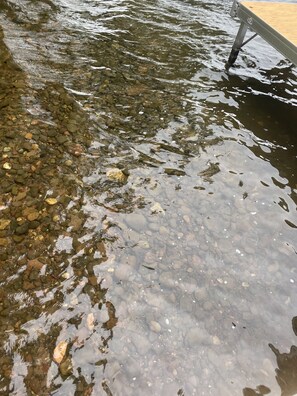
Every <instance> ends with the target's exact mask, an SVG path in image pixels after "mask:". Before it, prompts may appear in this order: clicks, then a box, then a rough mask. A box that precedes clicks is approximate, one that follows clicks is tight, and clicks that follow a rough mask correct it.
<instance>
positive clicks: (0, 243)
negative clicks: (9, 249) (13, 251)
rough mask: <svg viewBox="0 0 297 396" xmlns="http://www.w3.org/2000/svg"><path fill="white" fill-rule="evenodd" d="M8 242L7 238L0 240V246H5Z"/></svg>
mask: <svg viewBox="0 0 297 396" xmlns="http://www.w3.org/2000/svg"><path fill="white" fill-rule="evenodd" d="M8 242H9V241H8V238H0V246H7V245H8Z"/></svg>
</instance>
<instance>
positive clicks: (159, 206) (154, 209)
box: [150, 202, 165, 214]
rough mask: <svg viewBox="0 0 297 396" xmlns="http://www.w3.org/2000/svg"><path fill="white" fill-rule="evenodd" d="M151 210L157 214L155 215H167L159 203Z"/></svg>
mask: <svg viewBox="0 0 297 396" xmlns="http://www.w3.org/2000/svg"><path fill="white" fill-rule="evenodd" d="M150 209H151V212H152V214H155V213H161V214H165V210H164V209H163V208H162V206H161V205H160V204H159V202H156V203H155V204H154V205H153V206H152V207H151V208H150Z"/></svg>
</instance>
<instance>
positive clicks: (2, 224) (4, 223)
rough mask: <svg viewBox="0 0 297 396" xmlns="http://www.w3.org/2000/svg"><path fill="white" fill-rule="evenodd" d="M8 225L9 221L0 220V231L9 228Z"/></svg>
mask: <svg viewBox="0 0 297 396" xmlns="http://www.w3.org/2000/svg"><path fill="white" fill-rule="evenodd" d="M10 223H11V220H8V219H0V230H5V229H6V228H7V227H8V226H9V224H10Z"/></svg>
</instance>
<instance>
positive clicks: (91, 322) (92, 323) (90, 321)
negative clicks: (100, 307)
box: [87, 312, 95, 331]
mask: <svg viewBox="0 0 297 396" xmlns="http://www.w3.org/2000/svg"><path fill="white" fill-rule="evenodd" d="M87 326H88V329H89V330H90V331H92V330H93V329H94V327H95V317H94V314H93V312H90V313H89V314H88V316H87Z"/></svg>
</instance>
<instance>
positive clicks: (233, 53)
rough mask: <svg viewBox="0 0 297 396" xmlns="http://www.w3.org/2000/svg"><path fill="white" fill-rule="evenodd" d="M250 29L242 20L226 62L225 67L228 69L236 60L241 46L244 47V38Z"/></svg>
mask: <svg viewBox="0 0 297 396" xmlns="http://www.w3.org/2000/svg"><path fill="white" fill-rule="evenodd" d="M247 29H248V26H247V25H246V24H245V23H244V22H241V25H240V27H239V29H238V33H237V36H236V38H235V41H234V44H233V47H232V50H231V53H230V56H229V59H228V62H227V63H226V65H225V67H226V69H227V70H229V68H230V67H231V66H232V65H233V63H234V62H235V61H236V59H237V56H238V53H239V50H240V48H241V47H242V43H243V40H244V36H245V34H246V31H247Z"/></svg>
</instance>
